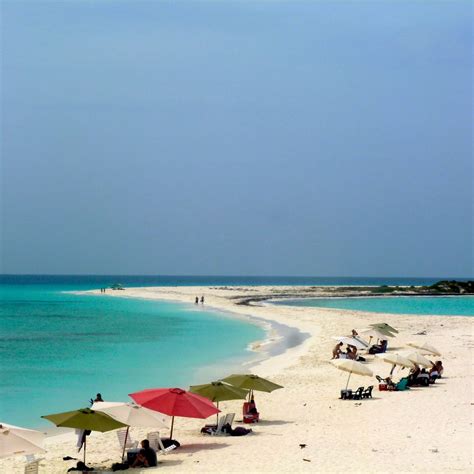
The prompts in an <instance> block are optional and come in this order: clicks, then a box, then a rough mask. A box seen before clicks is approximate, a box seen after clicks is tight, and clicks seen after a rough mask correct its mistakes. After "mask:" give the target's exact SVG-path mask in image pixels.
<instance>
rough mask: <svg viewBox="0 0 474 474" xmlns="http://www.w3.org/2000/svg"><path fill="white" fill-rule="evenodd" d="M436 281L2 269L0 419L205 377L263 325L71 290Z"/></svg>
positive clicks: (32, 419) (235, 359)
mask: <svg viewBox="0 0 474 474" xmlns="http://www.w3.org/2000/svg"><path fill="white" fill-rule="evenodd" d="M440 279H441V278H426V279H405V278H334V277H329V278H322V277H245V276H226V277H219V276H199V277H189V276H124V275H105V276H94V275H92V276H41V275H40V276H38V275H34V276H32V275H23V276H14V275H0V380H1V384H0V421H4V422H7V423H12V424H19V425H24V426H30V427H37V426H49V425H48V423H47V422H46V421H44V420H42V419H41V418H40V416H41V415H45V414H49V413H55V412H60V411H65V410H71V409H75V408H79V407H83V406H87V404H88V400H89V399H90V398H91V397H94V396H95V394H96V393H97V392H101V393H102V394H103V396H104V399H106V400H126V399H127V394H128V393H131V392H132V391H136V390H140V389H143V388H151V387H166V386H180V387H183V388H187V387H188V386H189V385H191V384H195V383H205V382H207V381H210V380H209V379H210V378H213V377H218V376H225V375H227V373H228V371H230V370H234V369H235V368H236V367H240V365H241V364H242V363H243V362H246V361H248V360H250V358H251V357H252V356H253V355H252V353H251V352H250V351H247V350H246V348H247V347H248V344H249V343H250V342H252V341H256V340H261V339H263V338H264V337H265V334H264V331H263V329H262V328H261V327H259V326H256V325H254V324H251V323H249V322H245V321H241V320H234V319H232V318H229V317H227V315H225V314H222V313H219V312H215V311H212V310H208V309H207V308H206V307H205V305H204V306H196V305H194V304H191V302H190V304H189V305H186V304H177V303H167V302H158V301H147V300H140V299H131V298H130V299H128V298H112V297H109V296H107V295H100V296H92V295H78V294H74V293H73V292H75V291H81V290H88V289H93V288H99V287H103V286H109V285H110V284H112V283H115V282H120V283H122V284H123V285H124V286H175V285H186V286H189V285H203V286H204V285H207V286H213V285H382V284H392V285H397V284H398V285H403V284H406V285H411V284H414V285H421V284H432V283H434V282H435V281H438V280H440Z"/></svg>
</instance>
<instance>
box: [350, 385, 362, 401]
mask: <svg viewBox="0 0 474 474" xmlns="http://www.w3.org/2000/svg"><path fill="white" fill-rule="evenodd" d="M363 393H364V387H359V388H358V389H357V390H356V391H355V392H354V393H353V394H352V397H351V399H352V400H360V399H361V398H362V394H363Z"/></svg>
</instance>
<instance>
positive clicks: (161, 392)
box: [129, 388, 220, 418]
mask: <svg viewBox="0 0 474 474" xmlns="http://www.w3.org/2000/svg"><path fill="white" fill-rule="evenodd" d="M129 396H130V397H132V398H133V400H135V402H136V403H138V404H139V405H141V406H142V407H145V408H149V409H150V410H155V411H159V412H160V413H164V414H165V415H170V416H184V417H186V418H207V417H208V416H211V415H215V414H216V413H219V412H220V410H219V409H217V408H216V407H215V405H214V404H213V403H212V402H211V401H210V400H209V399H207V398H205V397H201V395H196V394H195V393H191V392H187V391H186V390H182V389H181V388H149V389H147V390H142V391H140V392H135V393H130V394H129Z"/></svg>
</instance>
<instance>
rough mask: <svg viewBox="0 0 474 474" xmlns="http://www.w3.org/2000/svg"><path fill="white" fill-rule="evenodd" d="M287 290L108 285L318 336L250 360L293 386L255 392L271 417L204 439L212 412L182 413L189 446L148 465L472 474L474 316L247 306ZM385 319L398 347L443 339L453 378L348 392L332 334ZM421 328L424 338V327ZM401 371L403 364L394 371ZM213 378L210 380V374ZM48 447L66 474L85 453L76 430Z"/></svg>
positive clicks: (52, 461) (95, 461) (365, 381)
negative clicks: (368, 395)
mask: <svg viewBox="0 0 474 474" xmlns="http://www.w3.org/2000/svg"><path fill="white" fill-rule="evenodd" d="M300 288H301V287H300ZM283 290H284V288H282V287H274V288H272V287H263V286H262V287H238V288H232V287H226V288H218V287H213V288H209V287H161V288H131V289H126V290H124V291H115V292H111V291H109V292H107V294H108V295H111V294H112V295H114V296H117V297H138V298H149V299H165V300H174V301H180V302H186V303H193V302H194V297H195V296H196V295H199V296H201V295H204V297H205V306H206V307H212V308H216V309H219V310H224V311H225V312H226V313H227V314H228V315H229V317H256V318H259V320H260V321H264V322H269V323H272V322H276V323H280V324H283V325H286V326H289V327H292V328H297V329H298V330H299V331H301V332H302V333H306V334H307V335H309V337H307V338H306V339H304V341H303V342H302V343H301V344H299V345H297V346H295V347H291V348H289V349H287V350H286V351H284V352H283V353H280V354H277V355H275V356H272V357H268V358H265V359H264V360H260V361H259V362H257V363H255V364H254V365H253V366H250V367H245V368H243V369H242V371H251V372H253V373H256V374H258V375H260V376H262V377H268V378H270V379H271V380H272V381H274V382H276V383H278V384H281V385H283V386H284V387H285V388H284V389H282V390H277V391H275V392H273V393H271V394H267V393H262V392H256V394H255V395H256V403H257V407H258V409H259V412H260V416H261V422H260V423H258V424H255V425H252V426H251V427H252V429H253V433H252V434H250V435H248V436H243V437H210V436H205V435H201V434H200V428H201V427H202V426H203V425H204V423H205V421H204V420H196V419H184V418H179V419H177V421H176V423H175V435H174V437H175V438H176V439H178V440H179V441H180V443H181V445H182V446H181V447H180V448H179V449H177V450H175V451H173V452H171V453H169V454H167V455H166V456H159V466H158V467H157V468H154V469H151V468H150V469H146V472H152V471H154V470H157V471H160V472H161V471H163V472H165V471H166V472H177V473H180V472H351V473H355V472H364V473H367V472H397V473H400V472H440V473H441V472H442V473H447V472H466V473H468V472H469V473H470V472H473V465H472V463H473V427H472V421H473V405H474V403H473V402H474V400H473V390H472V389H473V380H474V378H473V352H472V351H473V346H474V339H473V322H474V319H473V318H469V317H459V316H407V315H392V314H391V315H382V314H374V313H364V312H356V311H342V310H335V309H319V308H309V307H304V308H303V307H295V306H283V305H278V306H276V305H275V306H274V305H269V304H258V303H256V304H250V305H242V304H237V303H239V302H240V301H241V298H244V297H248V296H249V295H255V296H258V295H260V294H262V295H263V294H269V293H272V292H273V293H275V295H276V296H278V293H279V292H280V293H281V292H282V291H283ZM293 290H294V291H296V290H298V289H297V288H293ZM96 293H97V294H99V292H98V291H97V292H96ZM381 321H385V322H388V323H389V324H390V325H392V326H394V327H396V328H397V329H398V330H399V334H398V336H397V337H396V338H394V339H389V351H393V352H398V351H404V350H408V349H409V347H407V346H406V344H407V342H410V341H421V342H425V341H426V342H428V343H430V344H432V345H434V346H435V347H437V348H438V349H439V350H440V351H441V352H442V357H440V359H442V360H443V364H444V367H445V371H444V376H443V378H442V379H441V380H439V381H437V382H436V383H435V384H434V385H432V386H430V387H427V388H412V389H411V390H408V391H404V392H379V391H378V390H377V389H376V388H375V389H374V393H373V399H369V400H362V401H343V400H339V399H338V397H339V392H340V389H341V388H344V386H345V383H346V379H347V373H345V372H341V371H339V370H336V369H335V367H334V366H333V365H332V364H331V362H330V359H331V351H332V348H333V346H334V345H335V341H334V340H333V339H332V338H331V337H332V336H335V335H349V334H350V332H351V329H352V328H356V329H362V328H365V327H367V326H368V325H369V324H371V323H376V322H381ZM423 331H426V335H417V333H420V332H423ZM258 345H259V344H258V343H257V344H255V346H256V347H257V348H258ZM432 360H433V359H432ZM367 366H368V367H370V368H371V369H372V370H373V372H374V374H379V375H381V376H386V375H388V373H389V371H390V366H389V365H388V364H386V363H384V362H382V361H381V360H380V359H378V358H375V357H374V356H370V355H369V356H367ZM403 373H406V370H405V371H404V372H403ZM399 374H400V372H399V371H398V369H397V370H396V372H395V377H394V378H395V379H397V378H398V377H399ZM225 375H228V374H227V373H223V374H216V376H225ZM206 382H209V380H203V381H202V383H206ZM362 385H363V386H368V385H375V386H376V387H377V381H376V379H375V377H373V378H369V377H360V376H356V375H353V376H352V377H351V382H350V387H352V388H357V387H358V386H362ZM182 388H185V389H187V388H188V387H182ZM241 407H242V401H229V402H223V403H221V404H220V408H221V410H222V411H223V412H224V413H226V412H235V413H236V417H235V420H236V421H235V422H234V426H235V425H243V424H242V423H239V421H238V420H241V419H242V416H241V415H242V408H241ZM27 409H28V408H27V407H25V410H27ZM246 426H248V425H246ZM146 431H147V430H143V429H132V437H133V438H134V439H141V438H142V437H144V435H145V434H146ZM165 434H166V433H163V435H165ZM300 445H305V446H304V447H301V446H300ZM47 449H48V451H47V453H45V454H44V455H42V457H43V460H42V461H41V464H40V472H41V473H51V474H54V473H64V472H66V470H67V468H69V467H71V466H73V465H74V462H73V461H68V462H65V461H63V460H62V458H63V456H68V455H69V456H77V454H76V448H75V437H74V436H72V435H71V434H62V435H61V436H57V437H50V438H48V440H47ZM79 458H80V457H79ZM119 460H120V449H119V445H118V442H117V437H116V434H115V433H114V432H109V433H105V434H99V433H93V434H92V435H91V436H90V439H89V441H88V457H87V464H88V465H90V466H93V467H95V468H97V469H98V470H99V471H107V469H109V470H110V467H111V465H112V463H114V462H118V461H119ZM24 463H25V461H24V458H20V457H18V458H8V459H4V460H2V461H1V462H0V471H1V472H2V473H3V472H4V473H20V472H23V469H24ZM129 472H140V471H139V470H137V469H136V470H133V471H129Z"/></svg>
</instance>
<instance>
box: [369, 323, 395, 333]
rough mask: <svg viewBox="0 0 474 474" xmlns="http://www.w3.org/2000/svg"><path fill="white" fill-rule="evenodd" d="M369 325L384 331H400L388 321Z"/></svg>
mask: <svg viewBox="0 0 474 474" xmlns="http://www.w3.org/2000/svg"><path fill="white" fill-rule="evenodd" d="M369 326H370V327H373V328H375V329H378V330H379V331H380V332H382V333H383V332H384V331H385V332H388V333H395V334H398V331H397V330H396V329H395V328H394V327H392V326H390V324H387V323H375V324H369ZM387 335H389V334H387Z"/></svg>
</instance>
